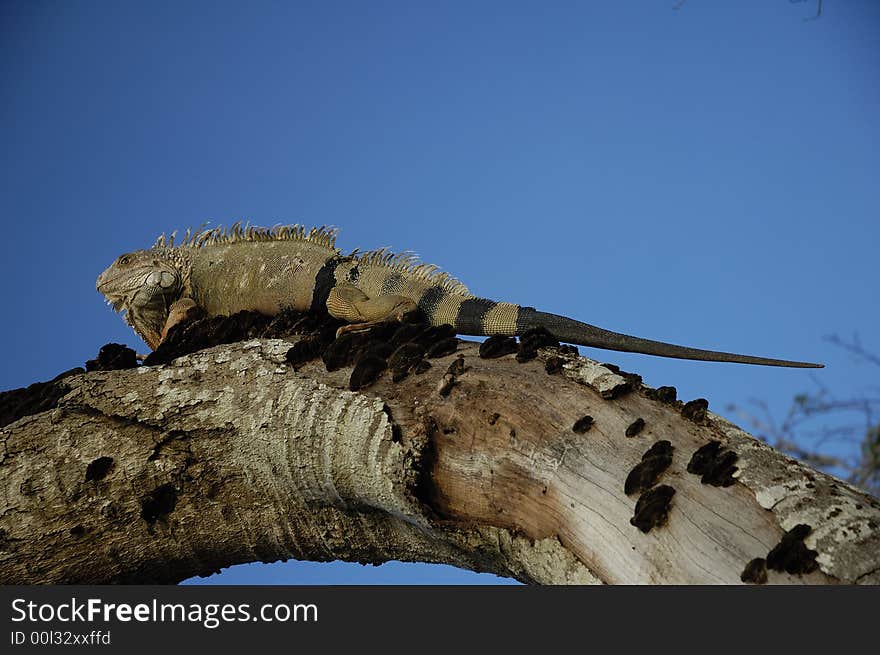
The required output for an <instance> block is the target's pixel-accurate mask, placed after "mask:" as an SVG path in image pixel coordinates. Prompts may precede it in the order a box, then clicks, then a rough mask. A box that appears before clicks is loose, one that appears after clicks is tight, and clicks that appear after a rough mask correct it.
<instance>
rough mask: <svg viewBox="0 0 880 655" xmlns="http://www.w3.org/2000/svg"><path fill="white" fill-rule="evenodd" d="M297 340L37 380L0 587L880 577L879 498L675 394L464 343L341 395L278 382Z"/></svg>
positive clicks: (320, 371)
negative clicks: (385, 565)
mask: <svg viewBox="0 0 880 655" xmlns="http://www.w3.org/2000/svg"><path fill="white" fill-rule="evenodd" d="M293 341H296V339H292V340H289V341H285V340H281V339H257V340H251V341H246V342H240V343H235V344H232V345H221V346H217V347H214V348H211V349H208V350H203V351H200V352H197V353H194V354H191V355H187V356H185V357H182V358H179V359H175V360H174V361H173V362H171V363H170V364H167V365H160V366H144V367H139V368H135V369H129V370H120V371H109V372H106V371H104V372H92V373H85V374H79V375H72V376H69V377H66V378H64V379H63V380H61V381H59V382H57V383H53V384H57V385H60V387H59V388H61V389H62V393H63V395H62V393H59V394H58V395H59V396H60V397H58V398H56V399H54V400H52V401H51V402H49V403H48V407H47V406H40V407H35V409H34V411H35V412H36V413H32V414H30V415H27V416H24V417H21V418H18V419H17V420H16V421H14V422H13V423H11V424H10V425H7V426H6V427H5V428H3V429H2V431H0V478H2V480H3V487H2V488H3V498H2V505H0V582H2V583H3V584H11V583H17V584H20V583H59V582H63V583H108V582H129V583H134V582H137V583H153V582H164V583H167V582H177V581H179V580H182V579H185V578H188V577H191V576H193V575H206V574H209V573H211V572H214V571H216V570H218V569H219V568H220V567H224V566H230V565H232V564H237V563H243V562H252V561H263V562H271V561H275V560H279V559H282V560H283V559H287V558H296V559H306V560H314V561H329V560H335V559H343V560H349V561H359V562H365V563H367V562H369V563H380V562H384V561H387V560H390V559H398V560H405V561H422V562H443V563H447V564H453V565H455V566H459V567H463V568H468V569H472V570H476V571H491V572H494V573H497V574H500V575H507V576H512V577H515V578H517V579H519V580H522V581H524V582H530V583H589V582H607V583H646V582H652V583H733V582H739V581H740V578H741V576H742V575H743V574H744V572H745V571H746V568H747V564H750V566H751V567H752V569H751V571H752V572H751V574H747V575H746V576H745V578H746V579H747V580H751V581H762V574H761V570H762V566H764V565H765V564H766V566H768V567H769V568H770V569H771V570H770V572H769V582H783V583H788V582H808V583H829V582H830V583H838V582H844V583H848V582H854V581H858V582H862V583H875V584H876V583H877V582H880V574H878V571H880V531H878V525H880V504H878V502H877V501H876V500H875V499H873V498H871V497H870V496H867V495H865V494H863V493H861V492H859V491H858V490H856V489H854V488H853V487H850V486H848V485H846V484H845V483H843V482H841V481H839V480H837V479H835V478H832V477H830V476H827V475H824V474H822V473H819V472H816V471H813V470H811V469H809V468H807V467H806V466H804V465H802V464H800V463H798V462H796V461H794V460H792V459H790V458H788V457H786V456H784V455H782V454H780V453H778V452H777V451H774V450H772V449H771V448H769V447H768V446H766V445H764V444H762V443H761V442H759V441H757V440H755V439H753V438H752V437H750V436H749V435H747V434H745V433H744V432H743V431H741V430H740V429H739V428H737V427H736V426H734V425H732V424H730V423H728V422H727V421H725V420H724V419H722V418H720V417H717V416H714V415H712V414H711V413H706V412H705V410H704V406H703V405H702V404H701V403H688V404H682V403H681V402H679V401H675V400H674V390H671V388H663V389H661V390H658V391H654V390H651V389H647V388H643V387H642V386H641V385H640V383H639V381H638V380H637V379H634V378H633V377H631V376H627V375H626V374H619V373H617V372H615V371H614V370H612V369H609V368H606V367H603V366H601V365H599V364H596V363H595V362H592V361H590V360H588V359H585V358H581V357H578V356H577V355H574V354H571V353H568V352H561V351H559V350H557V349H554V348H543V349H541V350H540V351H539V354H540V357H539V358H538V359H536V360H533V361H530V362H525V363H519V362H517V361H516V360H515V359H514V358H513V357H509V356H508V357H501V358H497V359H482V358H480V357H479V356H478V349H479V344H474V343H468V342H462V343H460V344H459V347H458V352H457V353H454V354H449V355H446V356H444V357H439V358H436V359H434V360H433V362H434V365H433V366H432V367H431V368H430V369H429V370H427V371H426V372H423V373H421V374H414V373H413V374H411V375H409V376H408V377H406V379H404V380H402V381H399V382H393V381H392V380H391V379H390V378H391V376H390V375H388V374H386V375H385V376H383V377H381V378H380V379H379V380H378V381H377V382H376V383H375V384H373V385H372V386H369V387H368V388H367V389H365V390H362V391H358V392H352V391H349V390H348V388H349V385H350V383H351V382H350V375H351V369H350V368H343V369H341V370H337V371H333V372H328V371H327V370H326V368H325V366H324V365H323V363H322V362H321V361H320V360H317V361H310V362H308V363H306V364H304V365H302V366H301V367H299V368H298V370H293V368H294V367H292V366H291V365H290V364H288V362H287V360H286V358H285V355H286V353H287V352H288V349H289V348H290V346H291V343H292V342H293ZM462 357H463V360H462V361H461V362H458V363H457V360H459V359H461V358H462ZM548 371H552V372H553V373H548ZM586 417H592V420H587V418H586ZM636 419H642V422H643V427H641V429H639V423H640V422H639V421H637V420H636ZM627 434H630V435H632V436H625V435H627ZM663 441H667V442H669V443H668V445H663V444H660V445H658V446H654V445H655V444H657V442H663ZM712 442H717V443H716V444H715V445H714V446H713V445H711V444H712ZM707 444H708V445H707ZM652 446H654V447H653V448H652ZM649 449H650V450H651V453H647V454H646V452H647V451H649ZM698 450H699V451H700V454H698V455H697V457H694V455H695V453H697V451H698ZM643 455H644V456H646V457H645V459H643ZM664 464H666V465H668V467H665V466H664ZM689 466H690V468H691V470H693V471H698V473H692V472H689V471H688V468H689ZM634 469H637V470H636V471H634ZM704 481H705V483H704ZM625 482H626V485H627V486H628V487H629V489H628V491H630V493H626V492H625V489H624V487H625ZM722 485H728V486H722ZM669 489H674V492H670V491H668V490H669ZM671 494H674V495H671ZM670 498H671V501H670ZM637 503H638V504H639V505H640V511H639V512H638V513H637V515H634V509H635V508H636V505H637ZM664 515H666V516H664ZM631 519H633V520H634V522H635V523H638V524H639V525H641V526H642V528H645V527H646V526H647V527H648V528H649V531H647V532H643V531H642V529H640V528H637V527H636V526H635V525H633V523H631ZM796 526H808V527H796ZM813 551H815V552H813ZM753 560H756V561H753ZM758 560H765V562H764V564H762V563H761V561H758ZM774 567H775V569H778V570H774ZM786 570H787V572H786Z"/></svg>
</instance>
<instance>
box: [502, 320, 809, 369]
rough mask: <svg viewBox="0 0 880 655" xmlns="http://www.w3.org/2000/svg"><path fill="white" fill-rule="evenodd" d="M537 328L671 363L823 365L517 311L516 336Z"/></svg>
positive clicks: (562, 338) (582, 342) (570, 340)
mask: <svg viewBox="0 0 880 655" xmlns="http://www.w3.org/2000/svg"><path fill="white" fill-rule="evenodd" d="M538 326H544V327H545V328H547V330H549V331H550V332H552V333H553V335H554V336H555V337H556V338H557V339H559V340H560V341H566V342H568V343H576V344H578V345H581V346H591V347H593V348H602V349H604V350H619V351H623V352H632V353H642V354H645V355H656V356H658V357H672V358H675V359H696V360H700V361H706V362H735V363H738V364H758V365H761V366H787V367H791V368H824V364H812V363H809V362H793V361H788V360H785V359H770V358H768V357H753V356H751V355H739V354H737V353H726V352H718V351H715V350H701V349H699V348H688V347H686V346H677V345H675V344H671V343H664V342H662V341H651V340H650V339H642V338H639V337H631V336H629V335H626V334H620V333H618V332H611V331H610V330H604V329H602V328H600V327H596V326H595V325H589V324H588V323H581V322H580V321H575V320H573V319H570V318H566V317H565V316H557V315H556V314H548V313H545V312H539V311H537V310H535V309H532V308H531V307H520V309H519V316H518V318H517V323H516V333H517V334H522V333H523V332H525V331H526V330H528V329H530V328H534V327H538Z"/></svg>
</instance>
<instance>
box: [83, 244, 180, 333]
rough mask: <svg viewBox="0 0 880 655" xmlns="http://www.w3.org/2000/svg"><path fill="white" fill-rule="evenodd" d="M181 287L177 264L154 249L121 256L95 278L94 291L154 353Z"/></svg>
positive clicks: (178, 264)
mask: <svg viewBox="0 0 880 655" xmlns="http://www.w3.org/2000/svg"><path fill="white" fill-rule="evenodd" d="M184 285H185V280H184V271H183V268H182V267H181V265H180V262H176V261H175V258H173V257H170V256H168V255H167V254H165V253H163V252H162V251H161V250H158V249H150V250H135V251H134V252H129V253H126V254H124V255H121V256H120V257H119V258H118V259H117V260H116V261H115V262H113V264H111V265H110V267H109V268H108V269H107V270H106V271H104V272H103V273H101V275H99V276H98V281H97V289H98V291H100V292H101V293H102V294H104V297H105V298H107V304H108V305H111V306H112V307H113V309H115V310H116V311H117V312H119V311H124V312H125V320H126V322H127V323H128V324H129V325H131V327H133V328H134V331H135V332H137V333H138V334H139V335H140V337H141V338H142V339H143V340H144V341H146V342H147V345H148V346H149V347H150V348H152V349H153V350H155V349H156V348H157V347H158V346H159V342H160V341H161V334H162V328H163V327H164V325H165V320H166V319H167V318H168V310H169V308H170V307H171V303H173V302H174V301H175V300H177V299H178V298H179V297H180V296H181V293H182V292H183V289H184Z"/></svg>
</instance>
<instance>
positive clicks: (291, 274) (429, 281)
mask: <svg viewBox="0 0 880 655" xmlns="http://www.w3.org/2000/svg"><path fill="white" fill-rule="evenodd" d="M335 238H336V231H335V230H331V229H327V228H313V229H311V230H308V231H307V230H306V229H305V228H303V227H302V226H299V225H291V226H283V227H276V228H271V229H270V228H258V227H242V225H241V223H236V224H235V225H233V226H232V227H231V228H230V229H228V230H224V229H222V228H214V229H211V230H203V231H196V232H195V233H190V232H189V231H188V232H187V234H186V237H185V238H184V239H183V242H182V243H181V244H179V245H177V246H175V245H174V235H173V234H172V235H171V238H170V239H166V238H165V235H162V236H161V237H159V239H158V240H157V241H156V243H155V244H154V245H153V247H152V248H150V249H148V250H137V251H135V252H131V253H128V254H125V255H122V256H121V257H119V258H118V259H117V260H116V261H115V262H114V263H113V264H112V265H111V266H110V267H109V268H108V269H107V270H106V271H104V272H103V273H101V275H100V276H99V277H98V282H97V288H98V291H100V292H101V293H102V294H104V296H105V297H106V298H107V302H108V303H109V304H111V305H112V306H113V308H114V309H115V310H116V311H121V310H125V311H126V320H127V322H128V323H129V324H130V325H131V326H132V327H133V328H134V330H135V332H137V333H138V334H139V335H140V336H141V338H143V340H144V341H145V342H146V343H147V345H149V346H150V348H152V349H154V350H155V349H156V348H157V347H158V346H159V344H160V343H161V342H162V340H163V339H164V338H165V335H166V334H167V332H168V330H169V329H170V328H171V326H173V325H175V324H177V323H179V322H181V321H185V320H188V319H191V318H194V317H196V316H201V315H208V316H215V315H228V314H234V313H235V312H238V311H242V310H251V311H257V312H261V313H264V314H268V315H275V314H277V313H278V312H279V311H281V310H282V309H284V308H288V307H289V308H292V309H297V310H300V311H307V310H312V311H327V312H329V313H330V314H331V315H332V316H334V317H336V318H338V319H341V320H343V321H345V322H347V323H350V324H351V325H350V326H346V327H343V328H341V329H342V330H346V329H347V328H348V329H359V328H363V327H364V326H369V325H372V324H375V323H379V322H383V321H391V320H400V319H402V318H403V316H404V315H406V314H407V313H409V312H412V311H414V310H416V309H419V310H421V313H422V314H423V315H424V318H425V319H426V320H427V321H428V322H429V323H430V324H432V325H442V324H444V323H449V324H451V325H453V326H454V327H455V329H456V331H457V332H458V333H460V334H471V335H487V336H488V335H518V334H522V333H523V332H525V331H527V330H529V329H531V328H534V327H538V326H543V327H545V328H546V329H547V330H549V331H550V332H551V333H553V335H554V336H556V338H558V339H559V340H560V341H565V342H568V343H575V344H579V345H582V346H593V347H596V348H604V349H607V350H621V351H627V352H637V353H645V354H648V355H659V356H661V357H676V358H680V359H697V360H704V361H715V362H739V363H742V364H763V365H766V366H794V367H803V368H819V367H821V366H822V365H821V364H810V363H806V362H792V361H785V360H779V359H768V358H764V357H751V356H748V355H737V354H734V353H725V352H715V351H711V350H699V349H696V348H686V347H683V346H676V345H672V344H668V343H662V342H659V341H650V340H648V339H640V338H638V337H631V336H627V335H624V334H618V333H616V332H610V331H608V330H603V329H602V328H598V327H595V326H593V325H588V324H586V323H581V322H579V321H575V320H573V319H570V318H566V317H565V316H557V315H556V314H547V313H544V312H539V311H537V310H535V309H533V308H531V307H520V306H519V305H514V304H512V303H507V302H495V301H493V300H487V299H485V298H478V297H475V296H473V295H472V294H471V293H470V292H469V291H468V290H467V288H466V287H465V286H464V285H463V284H461V283H460V282H458V281H457V280H455V279H453V278H451V277H449V276H448V275H447V274H446V273H440V272H438V271H437V268H436V267H435V266H431V265H428V264H421V263H418V262H417V261H416V260H415V258H414V256H412V255H410V254H402V255H394V254H392V253H390V252H388V251H387V250H386V249H381V250H374V251H370V252H363V253H360V252H358V251H354V252H352V253H350V254H347V255H345V254H343V253H342V252H341V251H340V250H338V249H337V248H336V246H335Z"/></svg>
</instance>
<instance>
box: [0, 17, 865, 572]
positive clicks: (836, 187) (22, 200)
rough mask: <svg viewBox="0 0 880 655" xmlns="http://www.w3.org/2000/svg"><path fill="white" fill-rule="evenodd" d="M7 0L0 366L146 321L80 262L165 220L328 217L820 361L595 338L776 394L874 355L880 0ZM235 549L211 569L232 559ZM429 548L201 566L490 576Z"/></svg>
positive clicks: (717, 339) (536, 287) (698, 342)
mask: <svg viewBox="0 0 880 655" xmlns="http://www.w3.org/2000/svg"><path fill="white" fill-rule="evenodd" d="M675 4H676V3H675V2H674V0H659V1H653V2H647V1H646V2H588V1H582V2H507V1H506V2H500V1H495V2H488V1H481V2H453V1H448V2H421V1H403V0H400V1H397V2H378V1H371V2H355V1H352V2H249V3H242V2H216V1H215V2H142V3H130V2H98V1H88V2H81V1H76V0H68V1H65V2H41V1H37V0H32V1H26V2H21V1H11V0H4V2H2V3H0V98H2V102H0V169H2V178H0V179H2V184H0V212H2V219H3V228H4V234H5V237H4V248H3V250H4V255H5V256H4V257H3V258H2V261H0V273H2V279H4V280H5V281H6V285H7V294H6V309H5V310H4V312H3V316H4V320H3V321H2V322H0V344H2V346H0V348H2V360H3V368H2V370H0V388H3V389H8V388H13V387H18V386H24V385H27V384H29V383H31V382H34V381H36V380H45V379H49V378H51V377H53V376H54V375H56V374H57V373H58V372H60V371H62V370H66V369H68V368H71V367H73V366H78V365H82V363H83V362H84V360H86V359H89V358H91V357H93V356H94V355H95V353H96V352H97V350H98V348H99V347H100V346H101V345H102V344H104V343H107V342H109V341H117V342H122V343H127V344H129V345H131V346H132V347H134V348H136V349H137V350H138V351H139V352H144V350H145V346H144V345H143V344H142V343H141V342H140V341H139V340H138V338H137V337H136V336H135V335H134V333H132V332H131V330H130V329H129V328H128V327H127V326H126V325H125V324H124V323H123V322H122V321H121V320H120V319H119V317H118V316H117V315H115V314H114V313H113V312H112V311H111V310H110V309H109V308H108V307H106V306H105V305H104V304H103V303H102V300H101V297H100V296H99V294H98V293H97V292H96V291H95V288H94V282H95V278H96V277H97V275H98V273H99V272H100V271H101V270H102V269H103V268H105V267H106V266H107V265H108V264H109V263H110V262H111V261H112V260H113V259H114V258H115V257H116V256H117V255H119V254H121V253H122V252H124V251H127V250H132V249H135V248H140V247H146V246H149V245H150V244H151V243H152V242H153V240H154V239H155V237H156V236H157V235H158V234H159V233H161V232H170V231H172V230H175V229H179V230H185V229H186V228H187V227H189V226H194V227H197V226H198V225H200V224H201V223H203V222H204V221H211V223H212V224H215V225H216V224H224V225H228V224H230V223H232V222H234V221H237V220H239V219H246V220H247V219H250V220H251V221H252V222H253V223H256V224H264V225H266V224H268V225H271V224H275V223H295V222H299V223H305V224H309V225H311V224H317V225H321V224H329V225H335V226H338V227H339V228H340V230H341V235H340V245H341V246H342V247H343V248H344V249H349V248H355V247H361V248H372V247H378V246H386V245H387V246H392V247H394V248H396V249H400V250H413V251H415V252H418V253H419V254H420V255H421V256H422V258H423V259H424V260H425V261H428V262H432V263H435V264H439V265H441V266H442V267H443V268H444V269H446V270H448V271H450V272H452V273H453V274H454V275H456V276H457V277H459V278H460V279H462V280H463V281H464V282H466V283H467V284H468V285H469V286H470V288H471V290H472V291H474V292H475V293H478V294H480V295H484V296H487V297H490V298H495V299H498V300H509V301H513V302H519V303H521V304H527V305H533V306H536V307H538V308H539V309H543V310H545V311H552V312H556V313H561V314H567V315H570V316H572V317H574V318H578V319H581V320H585V321H587V322H590V323H594V324H596V325H600V326H603V327H607V328H610V329H615V330H619V331H623V332H629V333H632V334H637V335H639V336H645V337H649V338H654V339H662V340H667V341H675V342H680V343H683V344H687V345H693V346H698V347H707V348H718V349H725V350H734V351H738V352H746V353H750V354H757V355H767V356H775V357H782V358H791V359H807V360H814V361H823V362H825V363H826V364H827V365H828V368H826V369H824V370H822V371H819V372H814V373H810V372H806V371H798V370H785V369H770V368H762V367H746V366H737V365H729V364H728V365H724V364H710V363H697V362H680V361H675V360H663V359H659V358H651V357H646V356H638V355H624V354H620V353H608V352H604V351H596V350H593V351H589V354H590V355H592V356H594V357H596V358H598V359H601V360H603V361H611V362H615V363H618V364H620V365H621V366H623V367H624V368H625V369H628V370H633V371H636V372H639V373H641V374H642V375H643V376H644V377H645V379H646V382H647V383H649V384H652V385H654V386H659V385H662V384H672V385H675V386H676V387H677V388H678V389H679V396H680V397H683V398H685V399H688V398H693V397H698V396H703V397H706V398H708V399H709V401H710V403H711V404H710V408H712V409H715V410H716V411H721V412H722V413H724V408H725V407H726V406H727V405H728V404H729V403H738V404H747V403H748V402H749V400H750V399H753V398H757V399H762V400H764V401H766V402H767V403H768V404H769V406H770V408H771V410H772V411H774V412H776V413H777V414H782V413H783V412H784V411H785V410H786V408H787V407H788V403H789V401H790V399H791V398H792V397H793V396H794V394H796V393H798V392H801V391H811V390H815V389H816V385H817V384H818V383H821V384H823V385H825V386H828V387H829V388H831V389H834V390H835V391H837V392H839V393H840V395H846V394H848V393H853V392H856V391H858V390H860V389H864V388H865V387H866V386H868V385H870V384H871V383H874V384H875V385H876V380H873V379H872V378H871V375H870V374H871V373H872V371H871V370H870V369H869V368H867V367H865V366H859V365H857V364H856V363H855V362H854V361H853V359H852V358H851V357H849V356H847V355H845V354H844V353H843V352H842V351H840V350H839V349H837V348H835V347H833V346H832V345H830V344H828V343H827V342H826V341H824V340H823V337H825V336H826V335H828V334H831V333H835V332H837V333H841V334H843V335H851V334H852V333H854V332H858V333H859V334H860V335H861V338H862V341H863V342H864V344H865V346H866V347H868V348H869V349H872V350H873V351H874V352H875V353H876V352H880V337H878V334H877V329H876V326H877V325H878V324H880V303H878V291H877V278H878V269H877V261H878V257H877V250H878V246H880V212H878V206H880V203H878V196H880V122H878V116H880V3H878V2H876V1H875V0H861V1H859V0H825V2H824V10H823V15H822V17H821V19H819V20H815V21H805V20H803V19H804V18H805V17H808V16H810V15H812V14H813V13H815V4H814V3H811V2H806V3H790V2H789V1H788V0H749V1H738V2H729V1H725V2H717V1H716V0H690V1H689V2H687V3H686V4H684V6H683V7H682V8H681V9H679V10H675V9H673V6H674V5H675ZM227 576H228V577H227ZM484 579H486V578H485V577H480V578H477V577H475V576H474V575H472V574H468V573H464V572H458V571H456V570H454V569H449V568H446V567H443V568H433V567H425V566H420V565H414V566H405V565H392V566H387V565H386V566H383V567H378V568H374V567H361V566H359V565H342V564H329V565H327V564H324V565H311V564H300V563H287V564H280V565H272V566H247V567H236V568H235V569H233V570H231V571H230V572H228V573H227V574H226V575H225V576H219V577H218V578H217V580H218V581H220V582H222V581H228V582H239V581H254V582H261V583H262V582H269V581H278V582H286V583H297V582H321V583H333V582H364V581H365V582H388V581H394V582H408V581H422V580H426V581H448V582H463V581H469V580H475V581H482V580H484Z"/></svg>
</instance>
